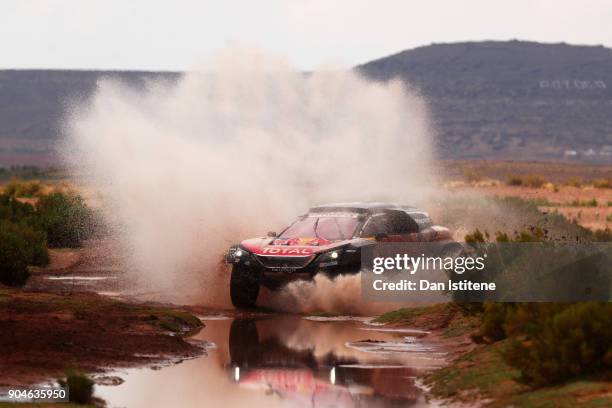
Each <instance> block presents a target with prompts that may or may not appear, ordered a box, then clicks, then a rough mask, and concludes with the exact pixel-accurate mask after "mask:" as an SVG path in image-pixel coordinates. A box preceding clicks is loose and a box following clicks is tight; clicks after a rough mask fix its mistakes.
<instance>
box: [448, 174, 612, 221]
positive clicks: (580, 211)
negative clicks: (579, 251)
mask: <svg viewBox="0 0 612 408" xmlns="http://www.w3.org/2000/svg"><path fill="white" fill-rule="evenodd" d="M447 188H448V189H450V190H451V191H455V192H463V191H464V192H469V193H475V194H479V195H484V196H489V197H495V196H497V197H521V198H523V199H526V200H534V201H535V202H536V203H538V207H539V208H540V210H541V211H544V212H555V211H557V212H559V213H560V214H563V215H565V216H566V217H568V218H569V219H572V220H573V219H575V220H576V221H577V222H578V223H579V224H580V225H582V226H584V227H586V228H591V229H605V228H612V189H609V188H593V187H590V186H588V187H580V188H579V187H573V186H557V191H555V189H554V188H553V187H552V186H550V185H549V186H544V187H540V188H532V187H521V186H507V185H504V184H501V183H465V182H456V183H448V185H447ZM593 199H595V200H596V201H597V205H596V206H594V207H591V206H587V205H585V204H587V203H589V202H591V201H592V200H593ZM547 204H548V205H547Z"/></svg>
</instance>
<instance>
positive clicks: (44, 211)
mask: <svg viewBox="0 0 612 408" xmlns="http://www.w3.org/2000/svg"><path fill="white" fill-rule="evenodd" d="M36 209H37V212H38V217H39V225H40V227H41V228H42V229H43V230H44V231H45V232H46V233H47V242H48V244H49V246H50V247H67V248H75V247H79V246H81V244H82V241H83V240H85V239H87V238H89V236H90V235H91V230H92V219H93V215H92V212H91V211H90V210H89V208H88V207H87V205H86V204H85V201H84V200H83V198H82V197H81V196H78V195H74V194H64V193H60V192H54V193H51V194H48V195H45V196H42V197H41V198H40V200H39V201H38V203H37V204H36Z"/></svg>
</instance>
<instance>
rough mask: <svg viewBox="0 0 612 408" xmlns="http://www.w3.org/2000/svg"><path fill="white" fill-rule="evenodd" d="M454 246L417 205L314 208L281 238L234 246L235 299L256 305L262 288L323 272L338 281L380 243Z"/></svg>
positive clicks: (357, 267)
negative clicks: (365, 249) (364, 251)
mask: <svg viewBox="0 0 612 408" xmlns="http://www.w3.org/2000/svg"><path fill="white" fill-rule="evenodd" d="M434 241H436V242H442V243H446V242H448V243H449V244H452V243H454V241H453V240H452V235H451V233H450V231H449V230H448V229H447V228H444V227H440V226H437V225H434V224H433V222H432V220H431V218H430V217H429V214H427V213H426V212H424V211H421V210H419V209H417V208H415V207H411V206H405V205H398V204H388V203H338V204H327V205H320V206H316V207H312V208H310V210H309V211H308V213H307V214H305V215H302V216H300V217H299V218H298V219H297V220H296V221H294V222H293V223H292V224H291V225H289V226H288V227H287V228H285V229H284V230H283V231H281V232H280V233H279V234H276V233H274V232H270V233H268V236H267V237H262V238H253V239H247V240H244V241H242V242H241V243H240V244H238V245H234V246H232V247H231V248H230V249H229V251H228V253H227V256H226V261H227V262H228V263H229V264H230V265H231V266H232V272H231V279H230V297H231V300H232V303H233V305H234V306H235V307H238V308H250V307H253V306H254V305H255V301H256V300H257V296H258V294H259V289H260V286H261V285H264V286H265V287H267V288H269V289H271V290H276V289H278V288H280V287H281V286H282V285H283V284H285V283H288V282H289V281H292V280H296V279H312V278H313V277H314V276H315V275H316V274H317V273H325V274H326V275H328V276H329V277H331V278H333V277H335V276H337V275H338V274H342V273H357V272H359V270H360V268H361V250H362V248H363V247H364V246H368V245H374V244H376V242H434Z"/></svg>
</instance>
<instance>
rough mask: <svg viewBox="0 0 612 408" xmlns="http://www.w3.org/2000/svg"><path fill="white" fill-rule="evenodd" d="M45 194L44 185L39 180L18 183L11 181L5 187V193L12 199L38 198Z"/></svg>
mask: <svg viewBox="0 0 612 408" xmlns="http://www.w3.org/2000/svg"><path fill="white" fill-rule="evenodd" d="M42 192H43V184H42V183H41V182H40V181H39V180H31V181H18V180H17V179H11V181H9V182H8V183H7V185H6V186H5V187H4V193H5V194H7V195H9V196H11V197H36V196H38V195H39V194H41V193H42Z"/></svg>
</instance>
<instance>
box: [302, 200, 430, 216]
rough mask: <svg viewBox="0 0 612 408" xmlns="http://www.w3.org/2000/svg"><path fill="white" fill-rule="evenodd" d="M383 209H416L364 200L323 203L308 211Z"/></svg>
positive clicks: (374, 211) (375, 210)
mask: <svg viewBox="0 0 612 408" xmlns="http://www.w3.org/2000/svg"><path fill="white" fill-rule="evenodd" d="M384 210H404V211H406V212H410V211H418V210H417V208H416V207H413V206H409V205H401V204H396V203H383V202H364V201H357V202H351V203H333V204H323V205H317V206H315V207H311V208H310V210H309V212H311V213H320V212H355V213H361V214H363V213H371V214H374V213H379V212H383V211H384Z"/></svg>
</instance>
